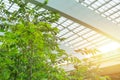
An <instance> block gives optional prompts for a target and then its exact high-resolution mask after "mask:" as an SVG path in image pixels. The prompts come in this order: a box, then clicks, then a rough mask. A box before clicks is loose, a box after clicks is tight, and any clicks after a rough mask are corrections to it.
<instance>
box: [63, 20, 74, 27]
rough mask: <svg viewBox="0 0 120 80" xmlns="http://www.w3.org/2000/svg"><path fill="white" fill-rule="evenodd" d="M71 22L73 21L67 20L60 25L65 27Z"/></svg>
mask: <svg viewBox="0 0 120 80" xmlns="http://www.w3.org/2000/svg"><path fill="white" fill-rule="evenodd" d="M72 23H73V21H71V20H67V21H64V22H63V23H62V24H61V25H63V26H65V27H67V26H68V25H70V24H72Z"/></svg>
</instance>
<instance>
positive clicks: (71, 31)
mask: <svg viewBox="0 0 120 80" xmlns="http://www.w3.org/2000/svg"><path fill="white" fill-rule="evenodd" d="M52 25H53V26H54V27H58V28H59V30H60V34H58V37H61V38H66V39H65V41H63V42H62V44H64V45H65V46H66V47H70V48H72V49H73V50H76V49H79V48H81V49H82V48H100V47H101V46H104V45H107V44H110V43H112V42H114V41H113V40H111V39H109V38H107V37H106V36H104V35H102V34H100V33H98V32H96V31H94V30H92V29H90V28H87V27H86V26H83V25H81V24H79V23H76V22H74V21H72V20H70V19H67V18H65V17H63V16H62V17H61V18H60V19H59V21H58V22H56V23H54V24H52Z"/></svg>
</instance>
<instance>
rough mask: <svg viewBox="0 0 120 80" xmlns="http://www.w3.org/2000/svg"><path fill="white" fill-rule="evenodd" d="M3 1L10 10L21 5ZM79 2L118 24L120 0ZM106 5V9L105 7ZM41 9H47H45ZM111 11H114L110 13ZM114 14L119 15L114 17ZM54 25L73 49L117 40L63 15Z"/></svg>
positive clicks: (16, 8)
mask: <svg viewBox="0 0 120 80" xmlns="http://www.w3.org/2000/svg"><path fill="white" fill-rule="evenodd" d="M3 1H4V3H5V5H6V9H7V10H9V11H10V12H13V11H15V10H18V9H19V6H17V5H16V4H14V3H9V1H8V0H3ZM117 1H118V2H117ZM79 2H80V3H81V4H83V5H84V6H86V7H88V8H90V9H92V10H94V11H95V12H97V13H99V14H101V15H104V17H106V18H110V19H111V21H113V22H115V23H117V24H118V23H119V22H120V21H118V19H119V18H120V17H119V16H117V15H116V14H119V15H120V10H119V9H120V5H118V3H119V2H120V1H119V0H79ZM28 6H30V7H31V8H32V7H34V5H33V4H31V3H29V4H28ZM106 6H108V7H106ZM118 6H119V7H118ZM104 7H105V9H103V8H104ZM118 8H119V9H118ZM114 9H115V10H116V11H115V10H114ZM40 10H42V11H46V10H45V9H40ZM110 11H113V12H111V13H110ZM1 14H3V13H0V15H1ZM113 16H117V17H114V18H113ZM52 25H53V27H58V29H59V30H60V33H59V34H58V37H61V38H66V39H65V41H63V42H61V43H62V44H64V45H65V46H66V47H69V48H71V49H73V50H76V49H79V48H81V49H82V48H98V49H99V48H100V47H102V46H105V45H108V44H110V43H113V42H115V41H113V40H111V39H109V38H108V37H106V36H104V35H102V34H100V33H98V32H96V31H94V30H92V29H90V28H88V27H86V26H83V25H81V24H79V23H76V22H75V21H72V20H70V19H68V18H66V17H63V16H61V17H60V19H59V21H57V22H56V23H53V24H52Z"/></svg>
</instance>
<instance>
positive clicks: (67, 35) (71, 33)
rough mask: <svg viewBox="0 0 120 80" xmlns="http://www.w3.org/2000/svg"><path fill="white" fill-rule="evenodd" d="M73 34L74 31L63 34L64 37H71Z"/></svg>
mask: <svg viewBox="0 0 120 80" xmlns="http://www.w3.org/2000/svg"><path fill="white" fill-rule="evenodd" d="M71 35H73V32H69V33H67V34H65V35H63V36H62V37H63V38H68V37H70V36H71Z"/></svg>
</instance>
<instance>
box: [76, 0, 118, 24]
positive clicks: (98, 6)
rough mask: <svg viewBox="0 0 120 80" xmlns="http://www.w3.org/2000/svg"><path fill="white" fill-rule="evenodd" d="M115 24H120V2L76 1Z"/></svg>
mask: <svg viewBox="0 0 120 80" xmlns="http://www.w3.org/2000/svg"><path fill="white" fill-rule="evenodd" d="M76 1H77V2H79V3H81V4H82V5H84V6H86V7H88V8H89V9H91V10H93V11H95V12H96V13H98V14H100V15H101V16H103V17H105V18H107V19H108V20H110V21H112V22H113V23H115V24H120V0H76Z"/></svg>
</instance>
